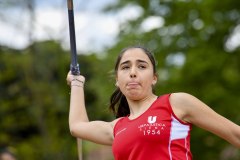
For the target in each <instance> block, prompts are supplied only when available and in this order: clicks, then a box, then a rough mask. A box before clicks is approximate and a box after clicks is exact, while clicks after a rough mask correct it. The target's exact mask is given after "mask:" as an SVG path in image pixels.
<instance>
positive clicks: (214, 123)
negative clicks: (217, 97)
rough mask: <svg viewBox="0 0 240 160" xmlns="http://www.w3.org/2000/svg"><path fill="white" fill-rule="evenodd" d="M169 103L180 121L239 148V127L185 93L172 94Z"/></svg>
mask: <svg viewBox="0 0 240 160" xmlns="http://www.w3.org/2000/svg"><path fill="white" fill-rule="evenodd" d="M170 103H171V105H172V108H173V110H174V112H176V113H175V114H177V116H179V118H180V119H181V120H183V121H185V122H188V123H191V124H194V125H196V126H198V127H200V128H203V129H205V130H207V131H210V132H212V133H214V134H216V135H218V136H219V137H221V138H223V139H225V140H226V141H228V142H230V143H231V144H233V145H234V146H236V147H238V148H240V126H239V125H237V124H235V123H233V122H232V121H230V120H228V119H227V118H225V117H223V116H221V115H219V114H218V113H216V112H215V111H214V110H212V109H211V108H210V107H208V106H207V105H206V104H204V103H203V102H202V101H200V100H199V99H197V98H196V97H194V96H192V95H190V94H187V93H173V94H172V95H171V96H170Z"/></svg>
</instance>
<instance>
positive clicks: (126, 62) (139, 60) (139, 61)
mask: <svg viewBox="0 0 240 160" xmlns="http://www.w3.org/2000/svg"><path fill="white" fill-rule="evenodd" d="M136 61H137V62H138V63H146V64H148V62H146V61H145V60H142V59H137V60H136ZM129 63H131V62H130V60H126V61H124V62H122V63H120V66H121V65H124V64H129Z"/></svg>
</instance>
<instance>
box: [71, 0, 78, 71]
mask: <svg viewBox="0 0 240 160" xmlns="http://www.w3.org/2000/svg"><path fill="white" fill-rule="evenodd" d="M68 21H69V35H70V45H71V65H70V70H71V71H72V74H73V75H79V74H80V69H79V64H78V62H77V49H76V38H75V24H74V11H73V0H68Z"/></svg>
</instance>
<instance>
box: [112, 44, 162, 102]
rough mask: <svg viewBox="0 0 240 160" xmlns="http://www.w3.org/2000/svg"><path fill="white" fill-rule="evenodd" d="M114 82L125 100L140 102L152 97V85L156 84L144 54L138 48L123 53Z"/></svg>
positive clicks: (155, 77)
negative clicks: (115, 81)
mask: <svg viewBox="0 0 240 160" xmlns="http://www.w3.org/2000/svg"><path fill="white" fill-rule="evenodd" d="M116 80H117V85H118V87H119V88H120V90H121V92H122V93H123V94H124V95H125V96H126V98H127V99H131V100H141V99H144V98H146V97H148V96H150V95H152V85H154V84H155V83H156V82H157V76H156V75H155V74H154V72H153V65H152V63H151V61H150V59H149V58H148V56H147V55H146V53H144V51H143V50H142V49H140V48H132V49H128V50H127V51H125V52H124V54H123V56H122V58H121V60H120V63H119V66H118V70H117V76H116Z"/></svg>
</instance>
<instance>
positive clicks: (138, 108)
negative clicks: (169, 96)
mask: <svg viewBox="0 0 240 160" xmlns="http://www.w3.org/2000/svg"><path fill="white" fill-rule="evenodd" d="M156 99H157V96H156V95H154V94H151V95H149V96H147V97H145V98H143V99H140V100H129V99H127V101H128V105H129V109H130V115H129V119H135V118H137V117H138V116H140V115H141V114H142V113H144V112H145V111H146V110H147V109H148V108H149V107H150V106H151V105H152V103H153V102H154V101H155V100H156Z"/></svg>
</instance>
